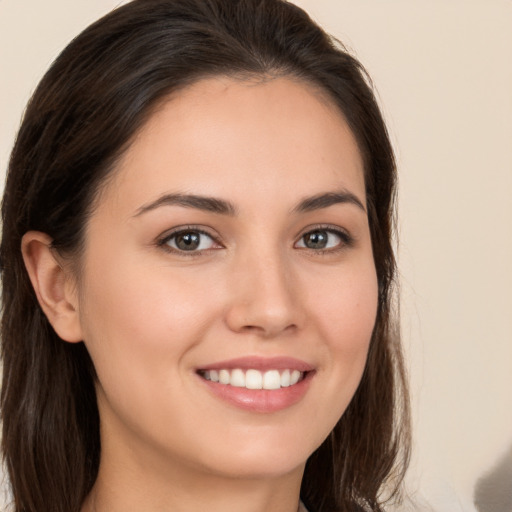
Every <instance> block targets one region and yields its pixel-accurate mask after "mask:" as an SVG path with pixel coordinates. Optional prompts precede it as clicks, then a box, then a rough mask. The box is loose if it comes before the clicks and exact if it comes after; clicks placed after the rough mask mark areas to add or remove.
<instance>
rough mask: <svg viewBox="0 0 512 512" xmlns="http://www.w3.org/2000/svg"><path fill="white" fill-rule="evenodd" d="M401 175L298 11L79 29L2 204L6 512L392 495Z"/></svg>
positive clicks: (250, 5) (257, 7)
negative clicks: (9, 510)
mask: <svg viewBox="0 0 512 512" xmlns="http://www.w3.org/2000/svg"><path fill="white" fill-rule="evenodd" d="M394 186H395V166H394V159H393V153H392V149H391V147H390V143H389V140H388V136H387V132H386V128H385V126H384V123H383V121H382V117H381V115H380V112H379V110H378V107H377V105H376V102H375V99H374V96H373V94H372V91H371V89H370V87H369V85H368V80H367V77H366V75H365V74H364V70H363V69H362V67H361V66H360V64H359V63H358V62H357V61H356V60H355V59H354V58H353V57H351V56H350V55H348V54H347V53H346V52H345V51H344V49H343V48H342V47H341V46H340V45H339V44H336V43H335V42H333V41H332V40H331V39H330V38H329V37H328V36H327V35H326V34H325V33H324V32H323V31H322V30H321V29H320V28H319V27H317V26H316V25H315V24H314V23H313V22H312V21H311V20H310V19H309V18H308V16H307V15H306V14H305V13H304V12H303V11H301V10H300V9H299V8H297V7H296V6H294V5H292V4H289V3H286V2H282V1H279V0H263V1H262V0H235V1H233V0H207V1H204V0H135V1H133V2H131V3H128V4H127V5H125V6H123V7H120V8H118V9H116V10H115V11H113V12H112V13H111V14H110V15H108V16H106V17H104V18H103V19H101V20H99V21H98V22H96V23H95V24H93V25H92V26H91V27H89V28H88V29H86V30H85V31H84V32H83V33H82V34H81V35H80V36H78V37H77V38H76V39H75V40H74V41H73V42H72V43H71V44H70V45H69V46H68V47H67V48H66V49H65V50H64V51H63V53H62V54H61V55H60V57H59V58H58V59H57V60H56V62H55V63H54V64H53V66H52V67H51V69H50V70H49V71H48V73H47V74H46V76H45V77H44V78H43V80H42V81H41V83H40V85H39V87H38V88H37V90H36V92H35V94H34V96H33V98H32V100H31V101H30V103H29V106H28V108H27V111H26V113H25V117H24V120H23V124H22V126H21V129H20V132H19V135H18V138H17V141H16V144H15V147H14V150H13V153H12V157H11V161H10V166H9V172H8V178H7V184H6V189H5V197H4V202H3V207H2V215H3V222H4V224H3V238H2V246H1V261H2V270H3V304H4V309H3V318H2V340H3V341H2V342H3V364H4V374H3V387H2V418H3V439H2V443H3V452H4V459H5V463H6V467H7V469H8V473H9V476H10V480H11V485H12V491H13V497H14V503H15V505H14V507H15V508H14V510H16V511H37V512H41V511H82V512H102V511H107V510H108V511H117V510H123V511H128V510H145V511H152V510H180V511H181V510H183V511H190V510H212V511H215V510H221V509H222V510H235V509H236V510H246V511H254V512H256V511H280V512H281V511H282V512H288V511H289V512H291V511H293V512H295V511H296V510H297V507H304V505H305V506H306V507H307V508H308V509H309V510H310V512H312V511H352V510H373V511H379V510H383V506H384V503H385V502H386V500H387V499H388V498H390V497H392V496H394V495H396V494H397V493H398V489H399V485H400V481H401V478H402V474H403V471H404V468H405V465H406V460H407V448H408V444H407V429H408V420H407V400H406V393H405V383H404V372H403V363H402V359H401V352H400V345H399V341H398V338H397V334H396V332H395V330H394V324H393V318H392V299H393V294H392V285H393V278H394V273H395V264H394V257H393V251H392V243H391V230H392V216H393V196H394ZM20 248H21V250H20ZM300 499H301V500H302V502H303V504H302V503H301V504H299V500H300ZM302 509H303V508H302Z"/></svg>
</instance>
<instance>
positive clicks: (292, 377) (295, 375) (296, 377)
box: [290, 370, 300, 386]
mask: <svg viewBox="0 0 512 512" xmlns="http://www.w3.org/2000/svg"><path fill="white" fill-rule="evenodd" d="M299 379H300V372H299V370H293V372H292V374H291V375H290V386H293V385H294V384H297V382H299Z"/></svg>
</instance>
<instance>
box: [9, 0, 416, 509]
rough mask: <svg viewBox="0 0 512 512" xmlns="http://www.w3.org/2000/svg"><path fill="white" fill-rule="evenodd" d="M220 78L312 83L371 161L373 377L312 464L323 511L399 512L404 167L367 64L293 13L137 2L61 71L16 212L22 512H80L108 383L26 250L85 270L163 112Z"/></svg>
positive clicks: (64, 59) (14, 193)
mask: <svg viewBox="0 0 512 512" xmlns="http://www.w3.org/2000/svg"><path fill="white" fill-rule="evenodd" d="M211 75H227V76H233V75H235V76H245V75H247V76H269V75H270V76H277V75H280V76H282V75H287V76H293V77H297V78H299V79H301V80H305V81H307V82H309V83H312V84H314V85H315V86H317V87H318V88H320V89H321V90H322V91H323V92H324V93H327V94H328V95H329V96H330V98H331V99H332V101H333V103H334V104H335V105H337V106H338V107H339V108H340V110H341V112H342V113H343V115H344V116H345V119H346V120H347V122H348V124H349V126H350V127H351V129H352V132H353V133H354V135H355V137H356V140H357V142H358V145H359V149H360V152H361V155H362V157H363V161H364V168H365V183H366V194H367V203H368V214H369V223H370V230H371V237H372V244H373V250H374V259H375V265H376V269H377V276H378V282H379V306H378V313H377V320H376V324H375V328H374V332H373V337H372V340H371V345H370V351H369V355H368V361H367V365H366V369H365V372H364V375H363V378H362V381H361V383H360V385H359V388H358V390H357V392H356V394H355V396H354V398H353V400H352V401H351V403H350V405H349V407H348V409H347V410H346V412H345V413H344V415H343V416H342V418H341V419H340V420H339V422H338V424H337V425H336V427H335V428H334V430H333V431H332V433H331V434H330V436H329V437H328V438H327V439H326V440H325V442H324V443H323V444H322V445H321V446H320V447H319V448H318V450H317V451H316V452H315V453H313V455H311V457H310V458H309V460H308V462H307V465H306V470H305V474H304V479H303V484H302V489H301V495H302V498H303V499H304V500H305V502H306V503H307V505H308V506H309V507H311V509H312V510H316V511H322V512H328V511H351V510H372V511H381V510H383V508H382V507H383V503H384V502H385V501H386V499H387V498H390V497H392V496H394V495H397V494H398V489H399V485H400V482H401V480H402V476H403V472H404V470H405V467H406V463H407V459H408V449H409V437H408V436H409V419H408V418H409V415H408V401H407V390H406V384H405V377H404V365H403V360H402V355H401V349H400V343H399V337H398V331H397V329H396V325H395V323H394V313H393V310H394V309H395V308H396V304H394V297H395V292H394V290H393V288H394V286H393V283H394V277H395V260H394V255H393V247H392V231H393V215H394V195H395V180H396V176H395V162H394V156H393V151H392V148H391V145H390V142H389V138H388V134H387V131H386V127H385V124H384V122H383V119H382V116H381V113H380V111H379V108H378V106H377V103H376V100H375V97H374V94H373V92H372V87H371V84H370V81H369V78H368V76H367V74H366V73H365V71H364V69H363V68H362V66H361V64H360V63H359V62H358V61H357V60H356V59H355V58H354V57H352V56H351V55H350V54H349V53H348V52H347V51H346V50H345V49H344V48H343V46H342V45H341V44H340V43H338V42H337V41H335V40H334V39H332V38H331V37H329V36H328V35H327V34H326V33H325V32H323V31H322V29H320V28H319V27H318V26H317V25H316V24H315V23H314V22H313V21H312V20H311V19H310V18H309V17H308V15H307V14H306V13H305V12H304V11H302V10H301V9H299V8H298V7H296V6H295V5H293V4H290V3H287V2H285V1H283V0H135V1H133V2H130V3H128V4H126V5H124V6H122V7H119V8H118V9H116V10H114V11H113V12H112V13H110V14H109V15H107V16H105V17H104V18H102V19H100V20H99V21H97V22H96V23H94V24H93V25H91V26H90V27H89V28H87V29H86V30H85V31H84V32H83V33H82V34H80V35H79V36H78V37H77V38H76V39H75V40H73V41H72V42H71V43H70V45H69V46H68V47H67V48H66V49H65V50H64V51H63V52H62V54H61V55H60V56H59V57H58V58H57V60H56V61H55V62H54V64H53V65H52V66H51V68H50V69H49V71H48V72H47V73H46V75H45V76H44V78H43V79H42V80H41V82H40V84H39V86H38V88H37V90H36V91H35V93H34V95H33V97H32V99H31V100H30V102H29V105H28V107H27V110H26V112H25V115H24V119H23V122H22V125H21V128H20V131H19V133H18V137H17V140H16V143H15V146H14V149H13V151H12V155H11V159H10V163H9V170H8V176H7V184H6V188H5V196H4V199H3V203H2V219H3V236H2V242H1V247H0V262H1V270H2V279H3V290H2V294H3V310H2V323H1V337H2V358H3V386H2V392H1V411H2V420H3V438H2V448H3V457H4V461H5V465H6V467H7V470H8V474H9V477H10V482H11V486H12V495H13V499H14V504H15V507H14V511H15V512H43V511H45V512H78V511H79V510H80V507H81V505H82V503H83V501H84V499H85V497H86V496H87V494H88V493H89V492H90V490H91V488H92V486H93V484H94V482H95V479H96V476H97V471H98V465H99V459H100V450H101V447H100V436H99V416H98V409H97V405H96V396H95V387H94V384H95V371H94V367H93V364H92V362H91V359H90V357H89V355H88V353H87V350H86V348H85V346H84V345H83V344H82V343H80V344H70V343H65V342H63V341H62V340H61V339H59V337H58V336H57V335H56V333H55V332H54V331H53V329H52V328H51V326H50V324H49V323H48V320H47V319H46V317H45V315H44V314H43V312H42V310H41V309H40V307H39V305H38V302H37V300H36V297H35V294H34V291H33V289H32V287H31V285H30V282H29V279H28V275H27V272H26V270H25V267H24V264H23V260H22V256H21V251H20V244H21V237H22V236H23V234H24V233H26V232H27V231H29V230H38V231H43V232H45V233H47V234H48V235H49V236H51V237H52V239H53V246H54V247H55V248H56V249H57V250H59V251H61V252H63V253H66V254H69V255H77V254H79V253H80V249H81V247H82V243H83V236H84V226H85V225H86V223H87V219H88V217H89V215H90V214H91V210H92V208H93V205H94V199H95V197H96V196H97V194H98V191H99V189H100V187H101V185H102V184H104V183H105V180H106V179H108V176H109V173H110V172H111V171H112V170H113V169H115V163H116V160H117V159H118V158H119V157H120V155H121V154H122V153H123V151H124V150H125V149H126V148H127V146H128V145H129V143H130V141H131V140H132V139H133V137H134V135H135V134H136V132H137V131H138V130H139V129H140V128H141V126H142V125H143V124H144V122H145V121H146V120H147V119H148V117H149V116H150V115H151V112H152V110H153V109H154V108H155V106H156V105H157V104H158V102H159V101H161V100H162V99H164V98H165V97H167V96H168V95H169V94H170V93H171V92H173V91H176V90H178V89H180V88H183V87H186V86H187V85H188V84H190V83H193V82H194V81H197V80H198V79H200V78H203V77H206V76H211Z"/></svg>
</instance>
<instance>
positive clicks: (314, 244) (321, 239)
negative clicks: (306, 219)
mask: <svg viewBox="0 0 512 512" xmlns="http://www.w3.org/2000/svg"><path fill="white" fill-rule="evenodd" d="M302 238H303V240H304V246H305V247H307V248H308V249H325V248H326V247H327V244H328V243H329V234H328V233H327V231H313V232H312V233H307V234H306V235H304V236H303V237H302Z"/></svg>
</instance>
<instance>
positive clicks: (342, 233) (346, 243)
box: [294, 224, 355, 253]
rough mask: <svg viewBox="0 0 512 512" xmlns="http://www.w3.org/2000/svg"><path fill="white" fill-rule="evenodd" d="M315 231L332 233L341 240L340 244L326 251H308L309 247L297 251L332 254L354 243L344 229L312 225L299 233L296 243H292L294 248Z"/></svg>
mask: <svg viewBox="0 0 512 512" xmlns="http://www.w3.org/2000/svg"><path fill="white" fill-rule="evenodd" d="M315 231H327V232H330V233H334V234H335V235H337V236H338V237H339V238H340V239H341V241H342V243H341V244H340V245H339V246H337V247H332V248H327V249H310V248H309V247H298V249H305V250H309V251H312V252H315V253H329V252H331V253H332V252H336V251H339V250H342V249H344V248H346V247H351V246H353V245H354V242H355V239H354V237H353V236H352V235H351V234H350V233H349V232H348V231H347V230H346V229H344V228H342V227H340V226H337V225H333V224H314V225H312V226H307V227H306V228H304V229H303V230H302V231H301V233H300V234H299V236H298V237H297V241H296V242H295V243H294V247H296V245H297V244H298V243H299V241H300V240H302V239H303V238H304V237H305V236H306V235H307V234H308V233H314V232H315Z"/></svg>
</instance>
